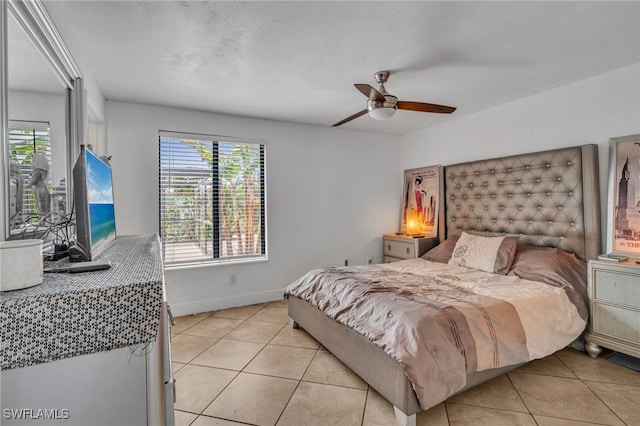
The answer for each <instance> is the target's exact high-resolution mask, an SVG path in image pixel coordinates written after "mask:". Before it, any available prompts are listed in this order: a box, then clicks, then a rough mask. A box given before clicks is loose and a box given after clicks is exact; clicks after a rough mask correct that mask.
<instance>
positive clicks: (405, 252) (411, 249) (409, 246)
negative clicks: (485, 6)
mask: <svg viewBox="0 0 640 426" xmlns="http://www.w3.org/2000/svg"><path fill="white" fill-rule="evenodd" d="M384 255H385V256H391V257H399V258H402V259H413V258H415V257H416V244H415V243H414V242H413V240H406V241H401V240H392V239H385V240H384Z"/></svg>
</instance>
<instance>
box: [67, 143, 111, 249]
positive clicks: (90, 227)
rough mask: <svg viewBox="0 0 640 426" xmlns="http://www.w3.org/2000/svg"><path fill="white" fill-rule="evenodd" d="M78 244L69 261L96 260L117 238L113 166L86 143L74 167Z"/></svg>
mask: <svg viewBox="0 0 640 426" xmlns="http://www.w3.org/2000/svg"><path fill="white" fill-rule="evenodd" d="M73 197H74V208H75V219H76V243H75V245H73V246H72V247H71V248H70V249H69V260H70V261H72V262H83V261H92V260H95V259H96V258H97V257H98V256H100V254H101V253H102V252H103V251H104V249H105V248H107V246H108V245H109V243H111V242H112V241H113V240H114V239H115V238H116V220H115V212H114V208H113V181H112V176H111V166H109V164H107V163H105V162H104V161H102V160H101V159H100V158H99V157H98V156H97V155H95V154H94V153H93V152H91V150H89V149H87V148H86V147H85V146H84V145H81V146H80V155H79V156H78V160H77V161H76V164H75V165H74V166H73Z"/></svg>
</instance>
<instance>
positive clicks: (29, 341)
mask: <svg viewBox="0 0 640 426" xmlns="http://www.w3.org/2000/svg"><path fill="white" fill-rule="evenodd" d="M98 261H101V262H102V261H110V262H111V268H110V269H107V270H102V271H94V272H83V273H75V274H66V273H57V274H45V276H44V281H43V282H42V284H40V285H37V286H34V287H31V288H26V289H23V290H16V291H10V292H3V293H0V359H1V360H2V370H7V369H12V368H18V367H26V366H28V365H34V364H40V363H44V362H50V361H54V360H58V359H63V358H69V357H74V356H78V355H85V354H90V353H95V352H100V351H107V350H111V349H116V348H122V347H126V346H131V345H137V344H145V343H147V342H152V341H155V340H156V335H157V332H158V322H159V320H160V307H161V304H162V298H163V271H162V258H161V253H160V244H159V242H158V237H157V235H141V236H126V237H118V238H117V239H116V240H115V241H114V242H113V243H112V244H111V246H110V247H109V248H108V249H107V250H106V251H105V252H104V253H103V254H102V255H101V256H100V258H99V259H98ZM67 262H68V260H67V259H63V260H60V261H58V262H55V263H50V264H49V265H48V266H54V267H61V266H64V264H66V263H67Z"/></svg>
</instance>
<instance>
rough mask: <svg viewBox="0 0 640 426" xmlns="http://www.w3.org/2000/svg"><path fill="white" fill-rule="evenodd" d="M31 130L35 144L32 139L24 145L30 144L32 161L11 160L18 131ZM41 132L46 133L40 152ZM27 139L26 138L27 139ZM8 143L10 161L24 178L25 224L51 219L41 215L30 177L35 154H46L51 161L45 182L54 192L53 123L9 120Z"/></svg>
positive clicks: (23, 217)
mask: <svg viewBox="0 0 640 426" xmlns="http://www.w3.org/2000/svg"><path fill="white" fill-rule="evenodd" d="M25 131H28V132H31V134H30V135H29V139H33V144H32V143H31V141H30V142H29V144H23V145H21V146H22V147H27V146H29V149H30V152H29V156H30V157H31V159H30V161H31V162H30V163H27V164H24V163H22V162H18V163H15V162H12V161H11V152H12V148H15V145H17V144H16V141H17V140H18V138H14V135H15V134H16V132H25ZM41 133H45V134H46V136H45V142H44V145H42V147H41V148H44V151H43V152H39V151H38V149H37V147H36V146H35V144H36V140H38V139H40V140H42V137H43V135H42V134H41ZM25 140H26V139H25ZM8 145H9V162H10V163H12V164H15V165H17V166H18V167H19V170H20V177H21V180H22V197H23V200H22V206H21V210H20V211H21V212H22V218H21V219H22V221H23V223H24V224H33V223H38V222H40V221H42V220H43V219H45V220H49V219H50V217H46V218H43V217H40V212H39V211H38V208H37V205H36V200H35V195H34V194H33V191H31V187H30V186H29V179H30V176H31V174H32V173H33V156H34V155H35V154H44V155H45V157H46V158H47V161H48V162H49V170H48V172H47V179H46V182H45V184H46V185H47V189H48V190H49V191H50V192H52V191H53V181H52V178H51V176H52V171H51V124H50V123H49V122H48V121H36V120H9V129H8ZM52 213H53V205H52V210H51V212H50V213H49V215H51V214H52Z"/></svg>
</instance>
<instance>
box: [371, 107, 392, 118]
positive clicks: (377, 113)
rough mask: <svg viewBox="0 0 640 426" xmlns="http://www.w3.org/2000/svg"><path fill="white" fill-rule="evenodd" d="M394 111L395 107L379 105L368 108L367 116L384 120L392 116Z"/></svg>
mask: <svg viewBox="0 0 640 426" xmlns="http://www.w3.org/2000/svg"><path fill="white" fill-rule="evenodd" d="M395 113H396V109H395V108H392V107H380V108H375V109H370V110H369V116H370V117H371V118H375V119H376V120H386V119H388V118H391V117H393V115H394V114H395Z"/></svg>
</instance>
